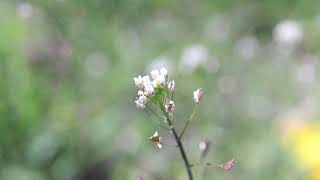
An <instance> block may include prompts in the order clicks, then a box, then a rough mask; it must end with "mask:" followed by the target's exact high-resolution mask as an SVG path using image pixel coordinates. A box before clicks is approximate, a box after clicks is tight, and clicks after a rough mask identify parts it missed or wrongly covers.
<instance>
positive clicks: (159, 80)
mask: <svg viewBox="0 0 320 180" xmlns="http://www.w3.org/2000/svg"><path fill="white" fill-rule="evenodd" d="M165 82H166V79H165V77H164V76H162V75H158V76H156V78H155V79H154V80H153V81H152V85H153V87H154V88H158V87H162V86H163V85H164V84H165Z"/></svg>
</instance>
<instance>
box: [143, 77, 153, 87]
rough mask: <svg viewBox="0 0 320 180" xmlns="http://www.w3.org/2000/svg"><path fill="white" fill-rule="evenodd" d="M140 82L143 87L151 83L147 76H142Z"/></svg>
mask: <svg viewBox="0 0 320 180" xmlns="http://www.w3.org/2000/svg"><path fill="white" fill-rule="evenodd" d="M142 82H143V85H144V86H147V85H149V84H150V83H151V81H150V77H149V76H148V75H147V76H143V77H142Z"/></svg>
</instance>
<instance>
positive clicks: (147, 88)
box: [144, 83, 154, 96]
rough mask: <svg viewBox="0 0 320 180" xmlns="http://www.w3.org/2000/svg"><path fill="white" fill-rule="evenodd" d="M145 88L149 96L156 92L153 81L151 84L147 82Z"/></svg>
mask: <svg viewBox="0 0 320 180" xmlns="http://www.w3.org/2000/svg"><path fill="white" fill-rule="evenodd" d="M144 90H145V94H146V95H148V96H151V95H153V93H154V88H153V86H152V84H151V83H150V84H146V85H145V87H144Z"/></svg>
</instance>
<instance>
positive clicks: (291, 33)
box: [273, 20, 303, 46]
mask: <svg viewBox="0 0 320 180" xmlns="http://www.w3.org/2000/svg"><path fill="white" fill-rule="evenodd" d="M273 40H274V41H275V42H276V43H277V44H279V45H281V46H295V45H297V44H299V43H301V42H302V40H303V30H302V27H301V25H300V24H299V23H298V22H297V21H294V20H283V21H281V22H279V23H278V24H277V25H276V26H275V28H274V29H273Z"/></svg>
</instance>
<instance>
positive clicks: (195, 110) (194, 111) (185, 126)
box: [179, 103, 199, 139]
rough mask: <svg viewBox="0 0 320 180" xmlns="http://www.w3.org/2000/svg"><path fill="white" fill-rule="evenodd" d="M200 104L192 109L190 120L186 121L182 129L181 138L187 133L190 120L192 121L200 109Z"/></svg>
mask: <svg viewBox="0 0 320 180" xmlns="http://www.w3.org/2000/svg"><path fill="white" fill-rule="evenodd" d="M198 106H199V105H198V103H197V104H196V105H195V106H194V108H193V111H192V113H191V115H190V117H189V119H188V121H187V122H186V124H185V125H184V127H183V129H182V131H181V134H180V136H179V137H180V139H181V138H182V136H183V134H184V133H185V131H186V129H187V128H188V126H189V124H190V122H191V121H192V119H193V117H194V115H195V114H196V112H197V109H198Z"/></svg>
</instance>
